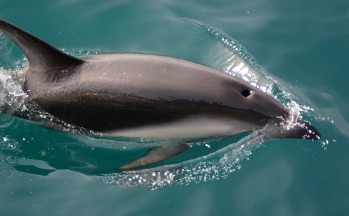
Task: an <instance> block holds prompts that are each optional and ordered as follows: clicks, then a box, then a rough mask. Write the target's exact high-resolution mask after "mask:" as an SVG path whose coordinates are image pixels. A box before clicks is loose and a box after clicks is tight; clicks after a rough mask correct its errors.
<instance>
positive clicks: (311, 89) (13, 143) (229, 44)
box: [0, 0, 349, 216]
mask: <svg viewBox="0 0 349 216" xmlns="http://www.w3.org/2000/svg"><path fill="white" fill-rule="evenodd" d="M0 18H1V19H5V20H7V21H10V22H12V23H14V24H16V25H17V26H20V27H21V28H24V29H26V30H27V31H29V32H31V33H32V34H34V35H36V36H38V37H40V38H42V39H43V40H45V41H47V42H49V43H50V44H52V45H54V46H55V47H57V48H59V49H61V50H63V51H65V52H67V53H70V54H72V55H86V54H90V53H112V52H137V53H153V54H160V55H168V56H173V57H177V58H182V59H186V60H190V61H194V62H197V63H201V64H204V65H208V66H211V67H214V68H218V69H220V70H222V71H225V72H227V73H231V74H232V75H235V76H238V77H240V78H241V79H244V80H245V81H246V82H249V83H251V84H253V85H256V86H257V87H259V88H261V89H262V90H263V91H265V92H266V93H267V94H270V95H273V96H274V97H276V98H277V99H278V100H279V101H280V102H281V103H284V104H285V105H287V106H288V107H289V108H290V109H292V110H294V112H295V113H298V112H299V113H300V115H301V116H302V117H303V118H304V119H306V120H308V121H310V122H311V123H312V125H314V126H315V127H316V128H317V129H318V130H319V131H320V132H321V134H322V139H321V140H320V141H306V140H293V139H283V140H281V139H279V140H272V141H270V140H269V141H263V140H262V139H261V138H260V137H258V136H256V134H254V133H252V134H251V133H244V134H240V135H238V136H234V137H231V138H217V139H207V140H205V141H204V142H202V141H201V142H198V143H193V147H192V148H191V149H190V151H189V152H188V153H185V154H183V155H180V156H178V157H176V158H173V159H172V160H171V161H169V163H171V164H177V165H178V164H179V166H173V167H175V168H173V167H170V168H167V169H165V170H162V171H154V172H153V171H145V172H137V173H133V172H130V173H119V172H116V171H115V170H114V169H113V168H115V167H116V166H117V165H118V164H117V163H120V164H122V163H124V162H127V161H130V160H131V159H132V158H136V157H137V156H138V155H141V154H142V153H143V152H144V151H145V150H146V148H148V147H149V146H152V145H153V144H154V142H155V141H154V140H147V139H144V138H139V139H121V138H116V139H107V138H105V137H101V136H98V135H96V136H91V135H90V136H86V135H84V136H79V135H74V134H72V133H69V131H70V132H72V131H73V130H75V128H74V127H70V126H66V127H65V129H66V130H67V131H68V132H67V133H65V132H62V131H57V130H52V129H49V128H47V127H44V126H43V125H41V124H38V123H35V122H32V121H27V120H23V119H20V118H16V117H14V116H12V115H11V112H13V111H15V110H17V109H20V110H23V109H28V110H30V111H31V112H34V115H37V116H43V117H42V118H43V119H45V118H46V119H49V116H48V115H47V114H45V113H42V112H36V110H35V108H33V107H31V106H30V104H28V102H27V96H26V94H25V93H24V92H23V91H22V90H21V88H20V85H19V84H18V74H20V73H21V69H22V68H23V66H24V65H25V64H26V60H25V58H24V55H23V54H22V53H21V51H20V50H19V49H18V48H17V47H16V46H15V45H14V44H13V43H12V42H11V41H10V40H9V39H8V38H7V37H5V36H4V35H3V34H0V215H11V216H12V215H41V214H42V215H47V214H50V215H72V214H77V215H97V214H105V215H200V216H202V215H278V216H279V215H307V216H308V215H316V216H317V215H343V216H345V215H348V214H349V169H348V168H347V166H348V164H349V163H348V162H349V157H348V152H349V145H348V144H349V136H348V134H349V133H348V132H349V123H348V121H349V115H348V114H347V110H349V103H348V99H349V97H348V94H347V92H348V91H347V85H348V84H347V81H348V80H349V79H348V78H349V75H347V74H348V73H347V72H346V70H347V64H346V63H347V61H346V59H347V57H348V48H349V28H348V24H349V3H348V2H347V1H344V0H334V1H331V2H319V1H314V0H302V1H299V0H296V1H276V0H259V1H257V0H247V1H236V0H231V1H228V0H225V1H224V0H222V1H199V0H195V1H194V0H187V1H159V0H157V1H155V0H149V1H136V0H128V1H122V0H120V1H115V0H114V1H112V0H108V1H96V0H87V1H81V0H62V1H43V0H38V1H19V0H18V1H13V0H0ZM234 58H241V59H242V60H243V61H244V62H245V63H246V64H248V65H250V68H251V70H249V71H248V73H243V72H244V70H239V71H236V70H234V69H232V67H230V66H231V64H230V63H231V59H234ZM35 112H36V113H35ZM48 121H49V120H48ZM161 142H164V141H163V140H162V141H161ZM168 142H170V141H168ZM176 167H177V168H176ZM178 167H179V168H178Z"/></svg>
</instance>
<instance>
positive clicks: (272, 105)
mask: <svg viewBox="0 0 349 216" xmlns="http://www.w3.org/2000/svg"><path fill="white" fill-rule="evenodd" d="M234 86H235V89H234V91H235V92H234V93H235V94H239V96H237V95H235V98H240V101H239V103H240V107H241V108H242V109H245V110H250V111H253V112H254V113H258V114H259V115H262V116H265V117H264V119H267V120H268V121H269V122H270V124H273V125H274V126H276V127H278V130H275V131H278V132H275V131H274V132H273V133H272V135H270V136H269V137H268V138H270V139H271V138H298V139H310V140H319V139H320V137H321V135H320V133H319V132H318V131H317V130H316V129H315V128H314V127H313V126H311V125H310V124H309V123H308V122H306V121H304V120H302V119H300V118H299V117H295V116H293V114H292V113H291V112H290V110H288V109H287V108H286V107H285V106H284V105H282V104H281V103H280V102H278V101H277V100H276V99H274V98H273V97H271V96H270V95H268V94H266V93H265V92H263V91H261V90H259V89H257V88H255V87H253V86H250V85H249V84H245V83H240V84H239V85H236V84H235V85H234Z"/></svg>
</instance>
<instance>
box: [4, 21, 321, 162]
mask: <svg viewBox="0 0 349 216" xmlns="http://www.w3.org/2000/svg"><path fill="white" fill-rule="evenodd" d="M0 30H1V31H2V32H3V33H4V34H5V35H7V36H8V37H9V38H11V39H12V40H13V41H14V42H15V43H16V44H17V45H18V46H19V48H20V49H21V50H22V51H23V52H24V54H25V56H26V57H27V59H28V64H29V66H28V67H27V69H26V71H25V82H24V84H23V89H24V90H25V91H26V92H27V93H28V95H29V97H30V99H31V100H32V101H33V102H35V103H36V104H37V105H38V106H40V107H41V108H42V109H43V110H45V111H47V112H48V113H50V114H52V115H54V116H56V117H57V118H59V119H62V120H64V121H66V122H67V123H70V124H74V125H76V126H79V127H83V128H86V129H89V130H93V131H96V132H102V133H104V134H107V135H113V136H129V137H166V138H167V137H169V138H171V137H174V138H205V137H213V136H229V135H234V134H237V133H241V132H244V131H254V130H257V129H261V128H263V127H264V126H265V125H267V124H270V123H273V124H276V125H280V123H281V122H282V120H281V119H286V118H287V117H288V116H289V111H288V110H287V109H286V108H285V107H284V106H283V105H282V104H280V103H279V102H278V101H276V100H275V99H274V98H272V97H270V96H269V95H267V94H265V93H264V92H262V91H261V90H259V89H257V88H255V87H253V86H251V85H249V84H248V83H245V82H243V81H242V80H240V79H237V78H235V77H233V76H230V75H228V74H226V73H224V72H222V71H219V70H216V69H213V68H209V67H206V66H204V65H200V64H196V63H193V62H189V61H185V60H181V59H177V58H172V57H166V56H159V55H150V54H135V53H129V54H100V55H89V56H82V57H73V56H70V55H67V54H65V53H63V52H61V51H59V50H57V49H56V48H54V47H52V46H51V45H49V44H47V43H46V42H44V41H42V40H40V39H38V38H37V37H35V36H33V35H31V34H29V33H27V32H26V31H24V30H22V29H19V28H17V27H15V26H14V25H12V24H10V23H8V22H6V21H4V20H0ZM298 123H299V124H297V126H295V127H293V128H292V129H290V130H288V131H285V130H282V129H281V127H280V130H279V132H277V133H273V134H272V135H271V136H270V137H268V138H299V139H312V140H317V139H320V134H319V132H318V131H317V130H316V129H315V128H314V127H312V126H311V125H310V124H308V123H307V122H304V121H302V120H298ZM186 149H187V145H185V144H183V143H180V144H178V145H171V146H160V147H155V148H152V149H150V150H149V151H148V152H147V153H146V154H145V155H144V156H143V157H141V158H140V159H138V160H136V161H134V162H131V163H129V164H126V165H124V166H121V167H120V169H135V168H138V167H142V166H146V165H150V164H153V163H155V162H158V161H162V160H165V159H167V158H169V157H171V156H173V155H176V154H178V153H180V152H182V151H184V150H186Z"/></svg>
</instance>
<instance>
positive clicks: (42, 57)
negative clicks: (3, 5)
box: [0, 19, 83, 68]
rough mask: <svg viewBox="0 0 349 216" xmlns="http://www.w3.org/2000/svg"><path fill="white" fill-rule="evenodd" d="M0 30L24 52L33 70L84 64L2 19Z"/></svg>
mask: <svg viewBox="0 0 349 216" xmlns="http://www.w3.org/2000/svg"><path fill="white" fill-rule="evenodd" d="M0 30H1V31H2V32H3V33H4V34H5V35H6V36H8V37H9V38H10V39H12V40H13V41H14V42H15V43H16V44H17V45H18V47H19V48H20V49H21V50H22V51H23V52H24V54H25V56H26V57H27V59H28V62H29V66H30V67H31V68H37V67H46V68H52V67H56V68H57V67H58V68H60V67H70V66H76V65H80V64H82V63H83V61H82V60H80V59H77V58H74V57H72V56H70V55H67V54H65V53H63V52H61V51H59V50H58V49H56V48H54V47H52V46H51V45H49V44H48V43H46V42H44V41H42V40H40V39H39V38H37V37H35V36H34V35H31V34H29V33H28V32H26V31H24V30H22V29H20V28H18V27H16V26H14V25H12V24H10V23H8V22H6V21H4V20H1V19H0Z"/></svg>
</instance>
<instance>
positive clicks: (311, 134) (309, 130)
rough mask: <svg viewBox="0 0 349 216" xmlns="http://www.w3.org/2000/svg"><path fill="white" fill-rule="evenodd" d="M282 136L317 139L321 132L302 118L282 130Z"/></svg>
mask: <svg viewBox="0 0 349 216" xmlns="http://www.w3.org/2000/svg"><path fill="white" fill-rule="evenodd" d="M282 134H283V135H282V137H284V138H297V139H307V140H319V139H321V134H320V133H319V131H318V130H317V129H316V128H314V127H313V126H311V125H310V124H309V123H308V122H306V121H303V120H298V122H297V124H296V125H295V126H294V127H293V128H291V129H289V130H287V131H283V133H282Z"/></svg>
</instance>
